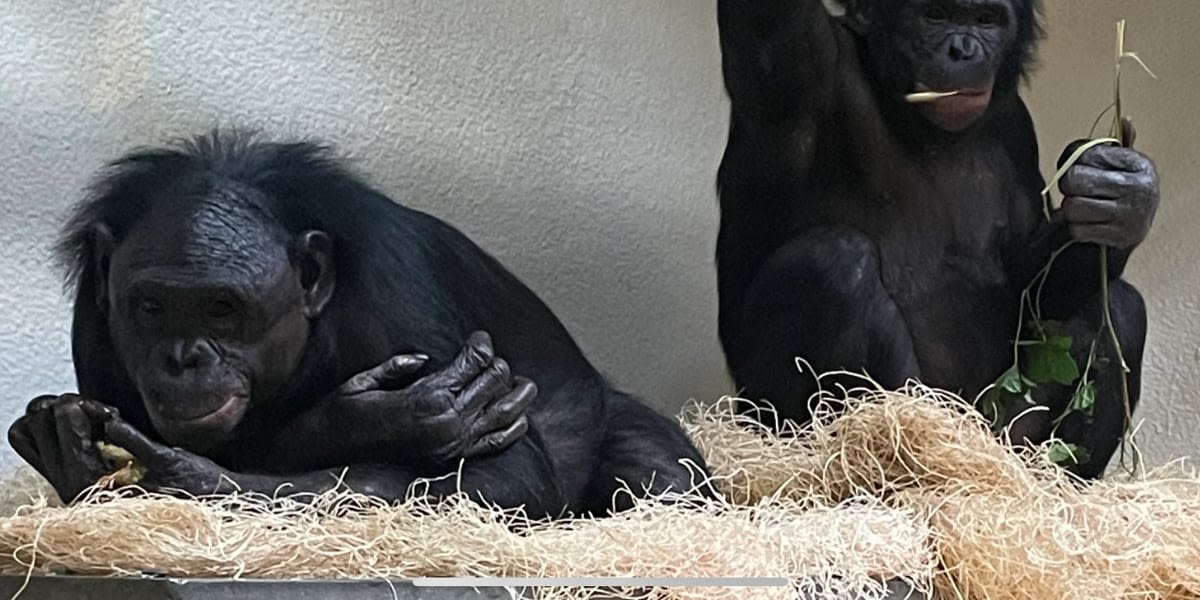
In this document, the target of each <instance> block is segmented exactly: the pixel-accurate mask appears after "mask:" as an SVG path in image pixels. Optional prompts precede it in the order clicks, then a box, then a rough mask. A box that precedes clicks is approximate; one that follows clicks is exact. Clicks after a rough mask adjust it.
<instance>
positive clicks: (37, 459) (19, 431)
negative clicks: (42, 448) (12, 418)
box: [8, 417, 43, 473]
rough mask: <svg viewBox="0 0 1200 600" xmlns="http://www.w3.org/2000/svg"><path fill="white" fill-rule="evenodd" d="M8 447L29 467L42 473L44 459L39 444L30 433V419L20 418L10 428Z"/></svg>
mask: <svg viewBox="0 0 1200 600" xmlns="http://www.w3.org/2000/svg"><path fill="white" fill-rule="evenodd" d="M8 445H9V446H12V449H13V450H15V451H16V452H17V455H18V456H20V457H21V458H22V459H24V460H25V462H27V463H29V466H31V467H33V468H34V470H36V471H38V472H39V473H40V472H42V468H43V465H42V458H41V455H40V453H39V452H38V449H37V442H35V441H34V439H33V436H32V435H31V434H30V432H29V417H20V418H18V419H17V420H16V422H14V423H13V424H12V426H11V427H9V428H8Z"/></svg>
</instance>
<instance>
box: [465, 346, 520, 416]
mask: <svg viewBox="0 0 1200 600" xmlns="http://www.w3.org/2000/svg"><path fill="white" fill-rule="evenodd" d="M511 389H512V372H511V370H510V369H509V367H508V361H505V360H504V359H503V358H497V359H496V360H494V361H492V364H491V365H490V366H488V367H487V368H486V369H484V370H483V373H480V374H479V376H478V377H476V378H475V379H474V380H473V381H471V382H470V383H469V384H467V387H466V389H464V390H463V391H462V393H460V394H458V395H457V396H456V397H455V399H454V407H453V408H454V411H455V412H457V413H459V414H462V415H474V414H476V413H479V412H480V411H482V410H483V409H484V407H486V406H487V405H488V404H490V403H491V402H492V401H493V400H495V399H497V398H499V397H500V396H502V395H503V394H505V393H506V392H508V391H509V390H511Z"/></svg>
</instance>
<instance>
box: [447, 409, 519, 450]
mask: <svg viewBox="0 0 1200 600" xmlns="http://www.w3.org/2000/svg"><path fill="white" fill-rule="evenodd" d="M527 431H529V417H526V416H525V415H521V417H520V418H519V419H517V420H516V421H515V422H513V424H512V425H509V426H508V428H507V429H505V430H503V431H497V432H494V433H489V434H487V435H485V436H483V437H481V438H479V441H477V442H475V443H474V444H472V445H471V447H470V448H467V449H466V450H464V451H463V457H464V458H475V457H479V456H487V455H490V454H495V453H497V452H500V451H501V450H504V449H505V448H508V447H509V446H511V445H512V444H513V443H514V442H516V441H517V440H519V439H521V436H523V435H525V433H526V432H527Z"/></svg>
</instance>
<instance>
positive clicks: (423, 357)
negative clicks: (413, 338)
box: [413, 354, 429, 360]
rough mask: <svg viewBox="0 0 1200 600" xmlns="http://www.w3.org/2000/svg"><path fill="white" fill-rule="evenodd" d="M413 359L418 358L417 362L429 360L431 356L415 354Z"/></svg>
mask: <svg viewBox="0 0 1200 600" xmlns="http://www.w3.org/2000/svg"><path fill="white" fill-rule="evenodd" d="M413 358H416V359H417V360H429V355H428V354H414V355H413Z"/></svg>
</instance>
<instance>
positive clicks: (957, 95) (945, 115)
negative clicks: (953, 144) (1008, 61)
mask: <svg viewBox="0 0 1200 600" xmlns="http://www.w3.org/2000/svg"><path fill="white" fill-rule="evenodd" d="M915 88H916V91H917V92H931V91H935V90H932V89H930V88H929V87H927V86H925V85H921V84H917V85H916V86H915ZM936 92H937V93H944V92H953V93H954V95H953V96H945V97H942V98H937V99H934V100H931V101H929V102H926V103H924V104H920V105H919V109H920V110H921V112H922V113H923V114H924V115H925V118H927V119H929V120H930V121H931V122H933V124H934V125H937V126H938V127H940V128H942V129H944V130H946V131H961V130H963V129H966V128H967V127H970V126H971V124H973V123H974V122H975V121H976V120H978V119H979V117H981V116H983V113H985V112H987V109H988V105H990V104H991V102H992V84H991V83H990V82H989V83H988V84H986V85H983V86H979V87H966V88H957V89H953V90H937V91H936Z"/></svg>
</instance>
